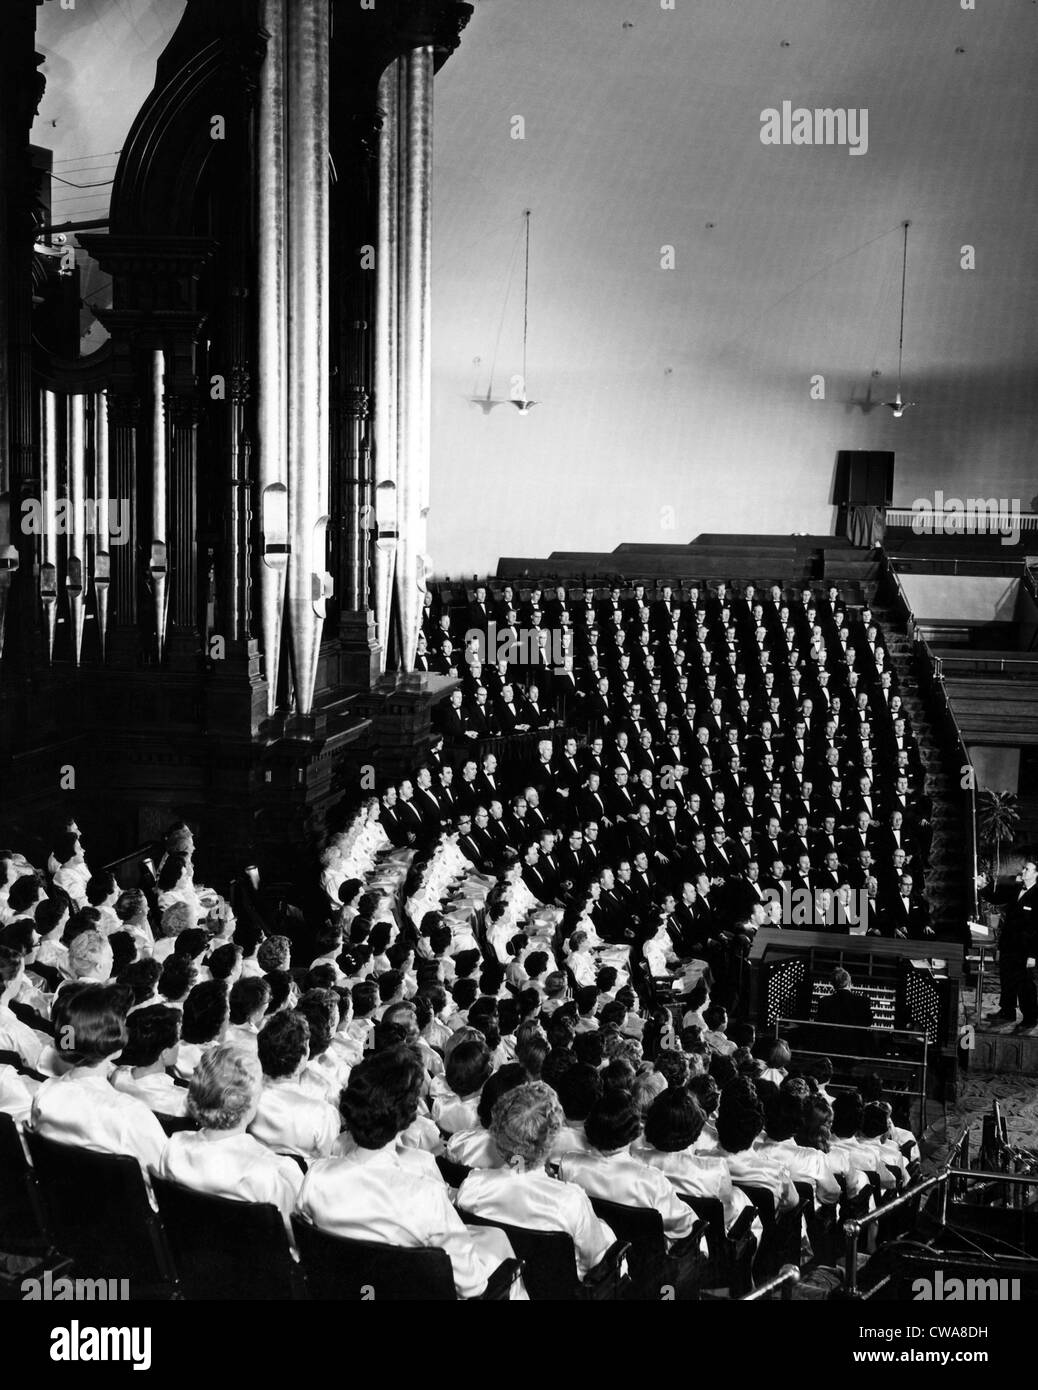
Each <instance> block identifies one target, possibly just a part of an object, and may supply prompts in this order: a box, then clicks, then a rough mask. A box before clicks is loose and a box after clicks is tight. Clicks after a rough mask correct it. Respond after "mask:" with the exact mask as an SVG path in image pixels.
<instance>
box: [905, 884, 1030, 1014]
mask: <svg viewBox="0 0 1038 1390" xmlns="http://www.w3.org/2000/svg"><path fill="white" fill-rule="evenodd" d="M887 918H888V921H889V922H890V924H891V926H892V927H893V929H894V935H895V936H904V937H907V938H908V939H909V940H910V941H922V940H924V939H925V938H926V937H932V936H933V934H934V933H933V928H932V927H931V926H930V907H929V904H928V903H927V901H926V899H925V898H924V897H923V896H922V894H920V893H916V892H915V891H914V884H913V881H912V875H911V874H902V875H901V883H900V885H899V887H898V891H897V893H895V894H894V895H893V896H892V897H891V898H890V901H889V903H888V905H887ZM1035 1023H1038V1018H1036V1019H1035Z"/></svg>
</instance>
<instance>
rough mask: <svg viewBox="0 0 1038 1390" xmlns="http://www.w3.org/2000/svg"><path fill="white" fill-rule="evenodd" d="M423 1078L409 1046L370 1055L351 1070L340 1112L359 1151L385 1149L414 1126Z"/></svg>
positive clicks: (417, 1061)
mask: <svg viewBox="0 0 1038 1390" xmlns="http://www.w3.org/2000/svg"><path fill="white" fill-rule="evenodd" d="M424 1077H425V1069H424V1067H423V1066H422V1064H421V1062H420V1061H419V1060H418V1058H417V1057H416V1056H415V1054H414V1053H413V1052H412V1051H411V1049H410V1048H408V1047H390V1048H386V1049H385V1050H384V1051H382V1052H373V1053H370V1054H369V1055H368V1056H366V1057H365V1058H364V1060H363V1061H361V1062H359V1063H358V1064H357V1066H355V1067H354V1068H353V1070H352V1071H351V1072H350V1079H349V1081H348V1082H347V1084H346V1085H345V1087H344V1088H343V1091H342V1095H341V1096H340V1098H339V1109H340V1112H341V1114H342V1119H343V1123H344V1124H345V1126H346V1129H347V1130H348V1131H349V1134H350V1137H351V1138H352V1139H353V1141H354V1143H355V1144H357V1146H358V1147H359V1148H362V1149H381V1148H384V1147H385V1146H386V1145H387V1144H390V1143H392V1141H393V1140H394V1139H395V1138H396V1136H397V1135H398V1134H399V1133H400V1132H401V1130H405V1129H407V1127H408V1125H410V1124H413V1123H414V1119H415V1116H416V1115H417V1114H418V1100H419V1097H420V1095H421V1090H422V1082H423V1080H424Z"/></svg>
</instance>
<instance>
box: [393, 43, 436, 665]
mask: <svg viewBox="0 0 1038 1390" xmlns="http://www.w3.org/2000/svg"><path fill="white" fill-rule="evenodd" d="M404 91H405V93H406V102H405V113H404V119H403V121H402V127H401V128H402V134H403V154H402V159H403V170H402V178H401V181H400V182H401V186H402V190H403V197H404V207H403V215H402V219H401V222H402V228H403V242H402V245H401V249H400V256H401V268H400V269H401V274H400V279H401V286H402V293H401V317H402V335H401V368H400V377H401V381H400V401H401V425H400V470H399V476H398V487H399V489H400V503H399V507H398V512H399V515H400V517H401V521H402V524H401V527H400V530H401V536H400V545H399V551H398V555H397V578H396V587H397V603H398V606H399V611H400V626H401V640H402V651H401V658H402V660H401V665H402V666H403V667H404V668H405V669H406V670H410V669H411V668H412V667H413V665H414V657H415V651H416V649H417V646H418V633H419V630H420V628H421V620H422V607H423V597H424V594H425V584H426V553H425V530H426V520H425V516H426V512H427V509H428V490H429V467H430V411H431V378H430V358H429V329H430V308H431V287H430V249H431V241H432V200H431V190H432V115H433V50H432V48H431V46H429V45H426V46H424V47H422V48H416V49H414V50H413V51H412V52H411V53H409V54H408V55H407V58H406V60H405V65H404Z"/></svg>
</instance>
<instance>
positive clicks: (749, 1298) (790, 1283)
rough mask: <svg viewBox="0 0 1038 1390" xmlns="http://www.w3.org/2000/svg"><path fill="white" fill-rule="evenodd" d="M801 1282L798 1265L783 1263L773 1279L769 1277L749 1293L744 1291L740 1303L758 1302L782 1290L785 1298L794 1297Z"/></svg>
mask: <svg viewBox="0 0 1038 1390" xmlns="http://www.w3.org/2000/svg"><path fill="white" fill-rule="evenodd" d="M799 1283H800V1270H799V1269H798V1268H797V1267H796V1265H783V1266H782V1268H781V1269H780V1270H779V1272H778V1273H777V1274H776V1275H775V1277H774V1278H773V1279H769V1280H768V1282H767V1283H766V1284H761V1285H760V1287H759V1288H756V1289H751V1290H750V1292H749V1293H744V1294H743V1296H742V1297H741V1298H740V1299H739V1300H738V1301H739V1302H740V1303H758V1302H759V1301H760V1300H761V1299H762V1298H770V1296H771V1295H772V1294H773V1293H777V1292H778V1290H779V1289H781V1290H782V1297H783V1299H789V1298H792V1297H793V1289H794V1288H795V1287H796V1285H797V1284H799Z"/></svg>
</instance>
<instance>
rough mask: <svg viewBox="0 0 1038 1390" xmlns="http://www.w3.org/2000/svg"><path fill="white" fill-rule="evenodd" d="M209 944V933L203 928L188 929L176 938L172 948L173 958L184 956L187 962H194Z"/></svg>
mask: <svg viewBox="0 0 1038 1390" xmlns="http://www.w3.org/2000/svg"><path fill="white" fill-rule="evenodd" d="M208 944H209V933H208V932H207V931H206V930H205V928H204V927H188V928H187V929H186V930H185V931H182V932H181V933H180V935H179V936H178V937H177V941H176V945H175V946H174V947H173V954H174V955H175V956H186V957H187V958H188V960H195V959H196V958H197V957H198V956H200V955H201V954H202V952H203V951H204V950H205V948H206V946H208Z"/></svg>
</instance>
